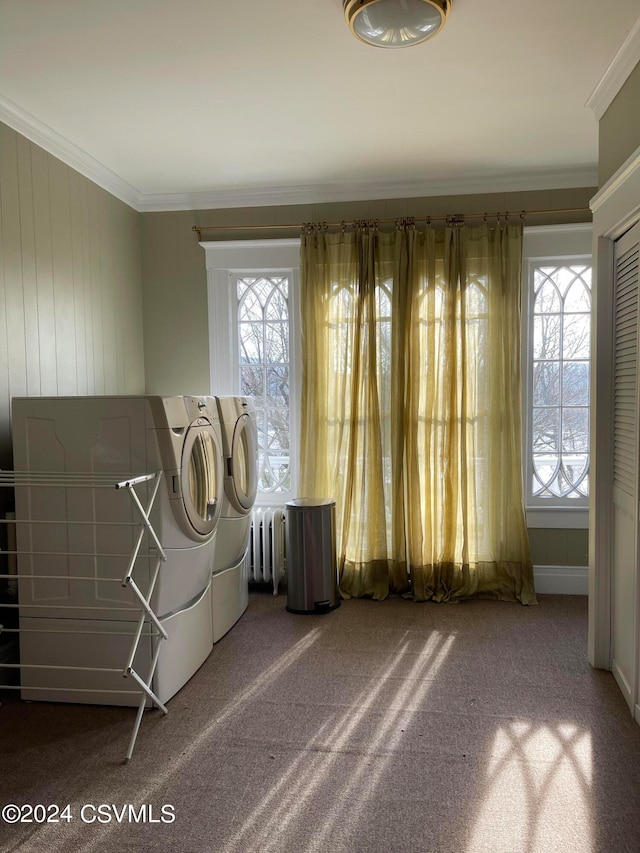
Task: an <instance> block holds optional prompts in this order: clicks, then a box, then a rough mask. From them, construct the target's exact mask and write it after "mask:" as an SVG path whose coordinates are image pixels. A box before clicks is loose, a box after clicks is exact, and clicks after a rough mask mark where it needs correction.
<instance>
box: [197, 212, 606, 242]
mask: <svg viewBox="0 0 640 853" xmlns="http://www.w3.org/2000/svg"><path fill="white" fill-rule="evenodd" d="M550 213H591V208H589V207H562V208H550V209H548V210H520V211H518V212H517V213H516V212H513V211H511V212H509V211H508V210H507V211H505V212H504V213H502V212H500V211H498V212H497V213H454V214H447V215H445V216H397V217H395V218H394V219H376V218H375V217H372V218H370V219H369V218H368V217H363V218H362V219H351V220H341V221H340V222H319V223H317V224H318V225H322V226H324V227H326V228H350V227H353V226H354V225H356V224H357V223H358V222H362V221H370V222H375V223H376V225H388V224H391V223H395V222H402V221H406V220H409V221H413V222H426V223H431V222H445V221H446V222H451V223H452V224H455V225H457V224H462V223H463V222H464V221H465V219H498V220H500V219H501V218H504V219H509V217H512V216H518V217H519V218H520V219H524V218H525V217H527V216H541V215H544V214H550ZM309 224H310V223H308V222H299V223H295V224H285V225H273V224H272V225H194V226H193V228H192V229H191V230H192V231H195V232H197V234H198V240H200V239H202V231H276V230H278V229H281V228H296V229H298V230H302V229H303V228H305V227H307V226H308V225H309Z"/></svg>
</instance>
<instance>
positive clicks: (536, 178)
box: [138, 166, 598, 212]
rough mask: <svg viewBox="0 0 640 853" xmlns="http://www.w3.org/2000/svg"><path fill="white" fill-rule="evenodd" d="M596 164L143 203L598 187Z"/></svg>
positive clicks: (167, 206)
mask: <svg viewBox="0 0 640 853" xmlns="http://www.w3.org/2000/svg"><path fill="white" fill-rule="evenodd" d="M597 179H598V176H597V168H596V167H595V166H593V167H591V166H581V167H577V168H569V169H545V170H537V169H536V170H530V171H522V172H511V173H509V172H506V173H505V172H498V173H494V174H492V173H490V172H483V173H482V174H479V175H469V176H467V177H462V178H446V177H445V178H442V179H439V180H436V181H419V180H411V181H400V182H369V183H366V184H365V183H352V184H349V183H342V184H323V185H321V186H318V185H301V186H282V187H266V188H263V189H255V188H246V187H238V188H236V189H230V190H219V191H212V192H201V193H166V194H157V195H144V196H140V201H139V207H138V209H139V210H141V211H144V212H160V211H170V210H221V209H231V208H238V207H273V206H279V205H296V204H324V203H336V202H353V201H376V200H381V199H403V198H429V197H438V196H451V195H477V194H479V193H485V194H489V193H503V192H527V191H529V190H553V189H576V188H582V187H596V186H597V183H598V180H597Z"/></svg>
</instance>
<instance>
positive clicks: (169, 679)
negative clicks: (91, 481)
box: [12, 396, 223, 704]
mask: <svg viewBox="0 0 640 853" xmlns="http://www.w3.org/2000/svg"><path fill="white" fill-rule="evenodd" d="M12 431H13V443H14V468H15V469H16V470H17V471H56V472H65V473H78V472H80V473H92V472H94V473H100V474H105V473H106V474H112V475H113V477H114V481H117V480H118V479H127V478H129V477H131V476H132V475H135V474H141V473H151V472H154V471H161V472H162V480H161V482H160V487H159V491H158V494H157V497H156V501H155V504H154V507H153V509H152V511H151V516H150V521H151V523H152V525H153V528H154V530H155V532H156V534H157V535H158V538H159V540H160V543H161V545H162V547H163V550H164V551H165V553H166V555H167V560H166V562H164V563H163V564H162V566H161V569H160V575H159V579H158V582H157V584H156V587H155V591H154V593H153V596H152V598H151V606H152V608H153V610H154V612H155V613H156V614H157V615H158V616H159V617H160V621H161V622H163V624H164V623H165V622H166V624H167V631H168V633H169V639H168V640H163V641H162V648H161V654H160V657H159V659H158V666H157V669H156V675H155V677H154V690H155V691H156V693H158V695H159V698H160V699H161V700H162V701H165V700H166V699H168V698H170V696H172V695H173V694H174V693H175V692H176V690H178V689H180V687H181V686H182V685H183V684H184V683H185V682H186V681H187V680H188V679H189V678H190V677H191V675H193V673H194V672H195V670H196V669H197V668H198V667H199V666H200V665H201V664H202V662H203V661H204V659H205V658H206V657H207V655H208V654H209V652H210V651H211V648H212V645H213V633H212V626H211V602H210V599H211V587H210V576H211V567H212V565H213V559H214V554H215V544H216V532H217V526H218V520H219V517H220V512H221V510H222V492H223V466H222V461H223V460H222V435H221V431H220V423H219V417H218V411H217V406H216V405H213V401H212V400H211V398H205V397H157V396H137V397H133V396H132V397H125V396H118V397H47V398H44V397H41V398H35V397H32V398H16V399H14V401H13V410H12ZM87 492H89V494H87ZM139 493H140V494H141V498H142V503H143V504H145V489H142V491H140V492H139ZM147 494H148V490H147ZM16 516H17V518H18V519H22V520H23V522H24V523H21V524H18V551H21V552H23V553H22V554H19V557H18V571H19V574H20V575H21V576H23V575H28V574H33V575H56V576H58V577H60V576H61V577H62V579H55V580H53V579H52V580H50V581H49V580H40V579H37V580H36V579H34V580H30V579H29V578H24V577H22V578H21V580H20V582H19V613H20V628H21V642H20V650H21V657H20V660H21V663H29V662H33V663H47V662H49V663H50V662H51V661H54V662H55V661H57V662H58V663H64V664H65V665H67V666H70V665H74V666H79V667H80V666H91V665H93V666H102V667H110V666H116V667H117V666H118V663H122V662H124V661H126V659H127V647H128V645H130V636H131V632H132V630H133V626H132V625H131V623H132V622H134V621H137V619H138V618H139V614H140V610H139V608H138V607H136V605H135V600H134V599H133V596H132V593H131V590H129V589H125V588H123V587H122V586H121V585H120V584H118V583H115V582H114V581H112V580H110V579H111V578H113V579H114V580H115V579H119V578H122V576H123V574H124V571H123V570H124V568H125V567H126V555H128V554H130V553H131V551H132V549H133V545H134V541H135V538H136V536H137V535H138V532H139V529H140V528H139V525H138V521H139V516H137V515H136V513H135V508H134V507H133V505H132V503H131V501H130V500H129V499H128V497H127V495H126V494H123V493H118V492H117V491H116V490H115V489H114V490H104V489H102V490H100V489H95V490H87V489H71V488H67V487H65V486H63V485H62V486H56V487H49V488H39V487H26V486H25V487H23V486H21V487H19V488H17V489H16ZM28 519H38V520H40V521H41V522H42V521H45V522H46V523H45V524H35V523H34V524H29V523H28V522H27V521H26V520H28ZM56 521H59V522H60V524H56V523H55V522H56ZM34 551H35V552H37V551H40V552H47V556H46V557H45V556H26V555H25V552H34ZM58 554H60V556H57V555H58ZM85 555H86V556H85ZM91 555H93V556H91ZM156 557H157V549H156V548H155V545H154V542H153V540H152V538H151V537H149V536H148V535H146V536H145V539H144V540H143V545H142V547H141V550H140V557H139V559H138V560H137V562H136V566H135V569H134V579H135V581H136V583H137V585H138V586H139V587H140V588H141V589H142V591H143V592H145V593H146V589H147V587H148V584H149V582H150V576H151V571H152V569H153V566H154V564H155V561H156ZM65 575H71V576H78V575H80V576H85V577H89V578H95V580H92V581H90V582H87V581H74V580H65V579H64V576H65ZM88 624H89V625H90V632H87V626H88ZM169 625H171V630H169V627H168V626H169ZM52 629H53V630H52ZM43 630H47V631H49V632H50V633H40V632H41V631H43ZM80 631H84V632H85V633H84V635H83V637H82V641H81V642H78V637H77V636H76V637H75V638H74V637H73V634H74V633H75V632H80ZM151 649H152V642H151V639H149V640H148V641H147V638H146V637H145V638H144V639H143V642H142V644H141V647H140V651H139V658H140V660H138V661H137V663H136V664H135V666H136V669H137V670H138V671H139V672H141V673H144V674H146V672H147V671H148V664H150V660H151V654H152V651H151ZM43 657H44V658H45V659H44V660H42V658H43ZM114 660H115V661H116V662H115V663H114ZM22 676H23V677H22V695H23V698H29V699H45V700H47V701H56V700H57V701H72V702H78V701H80V702H95V703H99V704H137V703H138V700H139V692H136V691H133V690H132V691H131V693H132V694H133V695H130V694H129V692H128V691H127V690H124V689H123V681H122V678H120V677H118V676H117V674H114V675H113V677H111V675H109V674H106V675H105V674H97V673H82V672H77V673H74V675H73V678H72V679H70V678H69V673H68V672H66V673H64V672H62V671H61V673H60V674H58V673H56V672H53V673H52V671H41V672H39V671H38V670H37V669H34V670H31V669H26V670H24V669H23V670H22ZM62 679H64V684H65V685H67V684H71V686H70V688H69V689H68V690H66V689H65V687H64V686H63V683H62ZM126 686H129V685H128V684H127V685H126ZM103 691H110V692H108V693H105V692H103Z"/></svg>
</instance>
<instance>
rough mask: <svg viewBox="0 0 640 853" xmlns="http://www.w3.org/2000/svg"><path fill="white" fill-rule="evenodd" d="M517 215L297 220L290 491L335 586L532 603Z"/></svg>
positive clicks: (346, 592) (355, 591) (353, 591)
mask: <svg viewBox="0 0 640 853" xmlns="http://www.w3.org/2000/svg"><path fill="white" fill-rule="evenodd" d="M521 259H522V226H521V225H510V224H507V225H503V226H502V227H495V228H490V227H488V226H486V225H483V226H480V227H468V226H464V225H453V226H447V228H446V229H444V230H439V229H438V230H436V229H433V228H430V227H427V228H425V229H424V230H418V229H417V228H416V227H415V225H413V224H412V223H402V224H399V225H398V227H397V228H396V230H395V231H394V232H393V233H386V232H385V233H382V232H378V231H377V229H376V228H375V227H373V226H368V225H366V224H365V225H359V226H357V227H355V228H354V229H353V230H349V231H346V230H345V231H343V232H342V233H337V234H333V233H328V232H327V231H326V229H324V230H323V229H322V228H317V229H312V228H307V229H306V230H305V233H304V234H303V237H302V243H301V286H302V293H301V306H302V353H303V391H302V420H301V460H300V461H301V491H300V493H301V494H302V495H304V496H305V497H314V498H335V500H336V510H337V512H336V534H337V547H338V558H339V570H340V591H341V593H342V595H343V596H344V597H351V596H352V597H361V596H370V597H372V598H376V599H383V598H385V597H386V596H387V595H388V594H389V593H391V592H392V593H400V594H405V595H407V596H409V597H413V598H415V599H418V600H428V599H431V600H435V601H459V600H462V599H465V598H471V597H484V598H498V599H504V600H509V601H520V602H522V603H523V604H533V603H535V600H536V599H535V592H534V586H533V570H532V565H531V558H530V553H529V544H528V538H527V530H526V524H525V516H524V508H523V498H522V495H523V489H522V460H521V404H520V385H521V379H520V300H521V265H522V260H521Z"/></svg>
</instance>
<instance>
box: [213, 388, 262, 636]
mask: <svg viewBox="0 0 640 853" xmlns="http://www.w3.org/2000/svg"><path fill="white" fill-rule="evenodd" d="M216 400H217V405H218V413H219V416H220V426H221V430H222V450H223V454H224V495H223V500H222V511H221V514H220V521H219V524H218V538H217V545H216V553H215V557H214V563H213V573H212V581H211V584H212V586H211V601H212V618H213V641H214V643H216V642H217V641H218V640H219V639H220V638H221V637H223V636H224V635H225V634H226V633H227V631H228V630H229V629H230V628H231V627H232V626H233V625H235V623H236V622H237V621H238V619H239V618H240V616H242V614H243V613H244V611H245V610H246V608H247V605H248V603H249V575H248V565H247V560H248V547H249V535H250V531H251V513H252V510H253V505H254V503H255V499H256V493H257V490H258V426H257V418H256V410H255V405H254V403H253V400H252V399H251V398H250V397H217V398H216Z"/></svg>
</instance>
